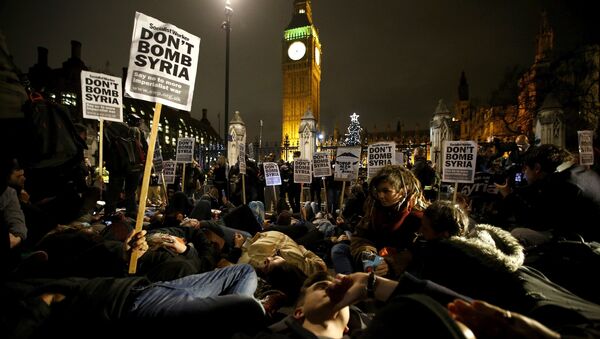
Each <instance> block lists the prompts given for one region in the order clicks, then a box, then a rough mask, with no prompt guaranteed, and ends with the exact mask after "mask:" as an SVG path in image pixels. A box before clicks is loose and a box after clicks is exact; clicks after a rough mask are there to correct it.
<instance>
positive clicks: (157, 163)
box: [152, 140, 163, 174]
mask: <svg viewBox="0 0 600 339" xmlns="http://www.w3.org/2000/svg"><path fill="white" fill-rule="evenodd" d="M152 166H154V173H156V174H160V173H161V172H162V170H163V157H162V152H161V151H160V145H159V144H158V140H156V145H155V146H154V157H153V158H152Z"/></svg>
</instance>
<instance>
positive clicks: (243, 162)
mask: <svg viewBox="0 0 600 339" xmlns="http://www.w3.org/2000/svg"><path fill="white" fill-rule="evenodd" d="M238 146H239V150H240V153H239V156H238V163H239V167H240V174H246V144H244V143H243V142H240V143H239V144H238Z"/></svg>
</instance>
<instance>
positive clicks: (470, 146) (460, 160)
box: [442, 141, 477, 183]
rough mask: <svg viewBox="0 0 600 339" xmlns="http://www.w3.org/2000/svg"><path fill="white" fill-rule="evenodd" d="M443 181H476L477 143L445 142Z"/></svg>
mask: <svg viewBox="0 0 600 339" xmlns="http://www.w3.org/2000/svg"><path fill="white" fill-rule="evenodd" d="M443 152H444V153H443V162H442V165H443V166H442V171H443V172H442V181H445V182H456V183H458V182H463V183H472V182H473V181H474V179H475V160H476V159H477V143H476V142H475V141H444V143H443Z"/></svg>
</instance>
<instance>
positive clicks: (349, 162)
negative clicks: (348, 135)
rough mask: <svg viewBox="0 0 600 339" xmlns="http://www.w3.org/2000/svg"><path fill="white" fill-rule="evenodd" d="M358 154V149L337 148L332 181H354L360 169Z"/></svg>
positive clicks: (359, 150) (359, 151) (359, 149)
mask: <svg viewBox="0 0 600 339" xmlns="http://www.w3.org/2000/svg"><path fill="white" fill-rule="evenodd" d="M360 153H361V148H360V147H338V149H337V154H336V156H335V172H334V173H333V179H334V180H337V181H352V180H356V178H358V170H359V168H360Z"/></svg>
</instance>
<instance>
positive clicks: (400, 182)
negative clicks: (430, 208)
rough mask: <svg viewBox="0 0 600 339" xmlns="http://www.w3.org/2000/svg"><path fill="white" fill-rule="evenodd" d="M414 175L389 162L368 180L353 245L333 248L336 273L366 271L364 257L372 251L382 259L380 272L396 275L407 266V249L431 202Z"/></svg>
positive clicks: (376, 268)
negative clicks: (365, 197) (424, 195)
mask: <svg viewBox="0 0 600 339" xmlns="http://www.w3.org/2000/svg"><path fill="white" fill-rule="evenodd" d="M422 192H423V191H422V189H421V184H420V183H419V180H418V179H417V178H416V177H415V175H414V174H413V173H412V172H411V171H410V170H408V169H406V168H405V167H403V166H398V165H388V166H385V167H383V168H382V169H380V170H379V171H378V172H377V173H376V174H375V176H374V177H373V178H372V179H371V181H370V182H369V191H368V196H367V199H366V201H365V204H364V206H363V208H364V217H363V218H362V220H361V221H360V222H359V223H358V225H357V226H356V229H355V232H354V234H353V235H352V239H351V242H350V246H348V245H345V244H337V245H336V246H334V248H333V249H332V260H333V263H334V267H335V270H336V272H338V273H344V274H347V273H351V272H355V271H363V270H365V269H366V268H365V267H364V266H363V259H364V257H365V256H367V255H369V254H378V255H379V256H380V257H381V258H380V260H379V264H378V265H377V266H376V267H373V268H374V269H375V272H376V273H377V275H381V276H388V277H397V276H399V275H400V274H401V273H402V272H403V271H404V269H405V267H406V263H407V261H408V260H407V259H406V258H405V256H406V255H407V254H408V253H409V252H408V251H406V249H407V248H408V247H410V245H411V244H412V243H413V242H414V240H415V238H416V233H417V232H418V231H419V228H420V226H421V218H422V216H423V210H424V209H425V208H426V207H427V205H428V203H427V201H426V200H425V198H424V197H423V193H422Z"/></svg>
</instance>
